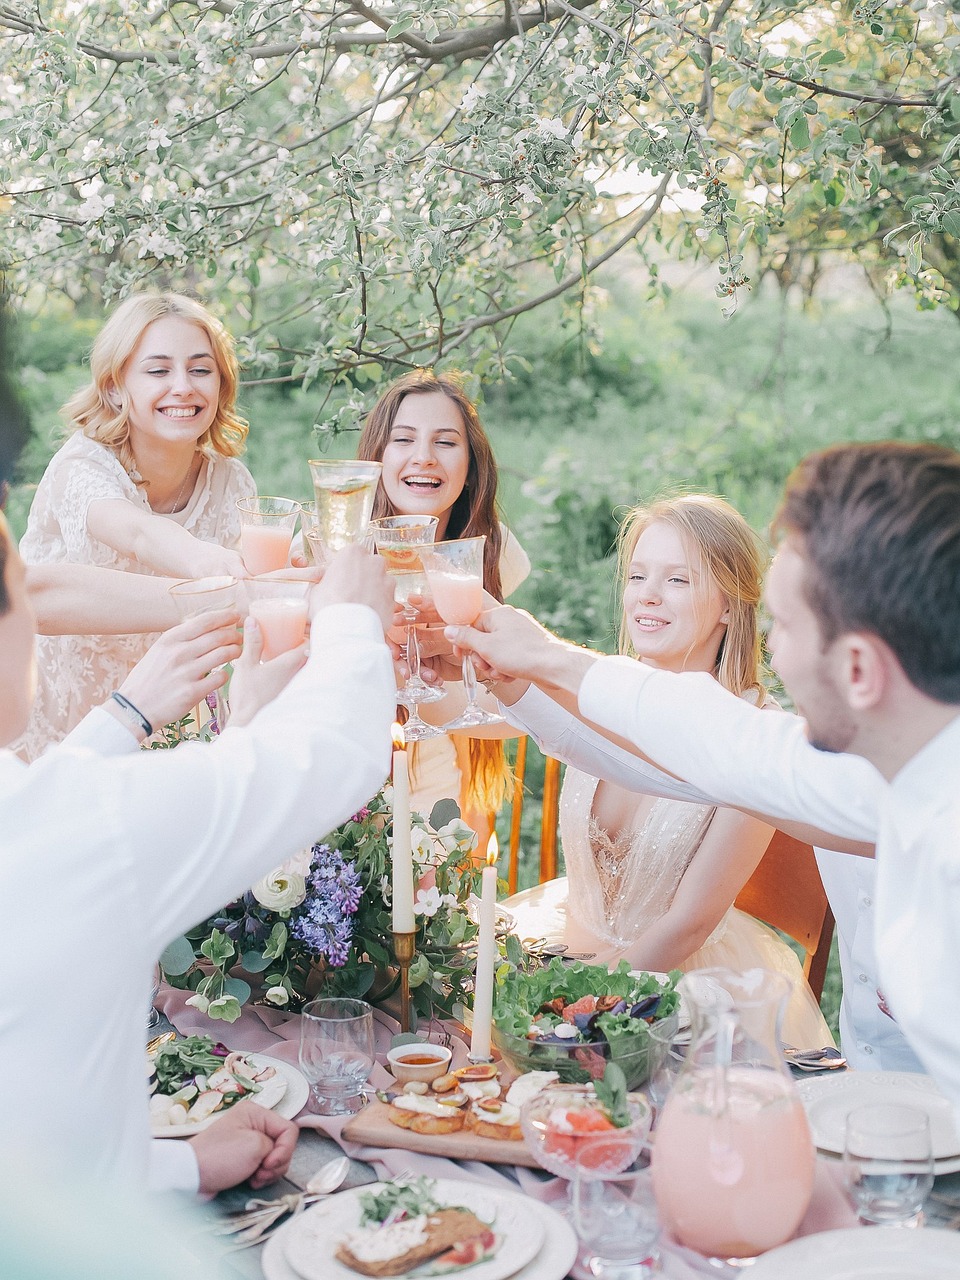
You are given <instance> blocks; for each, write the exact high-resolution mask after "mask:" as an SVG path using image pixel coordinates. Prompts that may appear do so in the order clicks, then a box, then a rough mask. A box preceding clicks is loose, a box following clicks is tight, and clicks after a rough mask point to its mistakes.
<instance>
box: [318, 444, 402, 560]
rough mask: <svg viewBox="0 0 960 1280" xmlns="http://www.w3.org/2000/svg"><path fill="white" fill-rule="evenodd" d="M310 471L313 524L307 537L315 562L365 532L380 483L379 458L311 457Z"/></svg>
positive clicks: (363, 535)
mask: <svg viewBox="0 0 960 1280" xmlns="http://www.w3.org/2000/svg"><path fill="white" fill-rule="evenodd" d="M309 466H310V475H311V477H312V479H313V492H314V497H315V498H316V527H315V529H314V530H313V531H311V532H308V533H307V540H308V541H309V543H310V547H311V549H312V551H313V553H314V556H315V557H316V560H317V563H318V564H324V563H325V562H326V560H327V557H328V554H329V552H331V551H340V550H342V549H343V548H344V547H345V546H347V545H348V544H350V543H353V542H361V541H362V540H363V538H364V537H365V536H366V532H367V525H368V524H369V522H370V516H371V514H372V512H373V500H374V498H375V497H376V493H377V485H378V484H379V483H380V472H381V471H382V470H383V467H382V465H381V464H380V463H379V462H354V461H352V460H351V459H349V458H348V459H346V460H345V461H342V462H334V461H329V460H327V459H320V458H311V459H310V463H309Z"/></svg>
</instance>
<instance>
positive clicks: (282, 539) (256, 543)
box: [240, 524, 293, 577]
mask: <svg viewBox="0 0 960 1280" xmlns="http://www.w3.org/2000/svg"><path fill="white" fill-rule="evenodd" d="M292 537H293V527H292V525H291V527H290V528H284V527H282V526H276V525H269V524H241V526H240V554H241V555H242V556H243V563H244V564H245V565H246V566H247V569H248V570H249V572H250V573H252V574H253V576H254V577H256V576H257V575H258V574H261V573H275V572H276V571H277V570H278V569H285V568H286V566H287V559H288V557H289V555H290V542H291V539H292Z"/></svg>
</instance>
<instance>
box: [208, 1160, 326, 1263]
mask: <svg viewBox="0 0 960 1280" xmlns="http://www.w3.org/2000/svg"><path fill="white" fill-rule="evenodd" d="M349 1171H350V1160H349V1159H348V1157H347V1156H338V1157H337V1159H336V1160H331V1161H330V1163H329V1164H325V1165H324V1166H323V1168H322V1169H319V1170H318V1171H317V1172H316V1173H315V1174H314V1175H313V1177H312V1178H311V1179H310V1181H309V1182H308V1183H307V1185H306V1187H304V1189H303V1191H294V1192H291V1193H290V1194H289V1195H286V1196H279V1197H278V1198H277V1199H276V1200H259V1199H253V1200H248V1201H247V1203H246V1208H245V1210H244V1211H243V1212H241V1213H238V1214H235V1215H234V1216H233V1217H232V1218H231V1219H230V1221H229V1222H218V1223H217V1224H216V1226H215V1227H214V1228H213V1231H214V1234H216V1235H219V1236H233V1237H234V1240H233V1242H232V1244H231V1245H230V1248H231V1249H246V1248H248V1247H249V1246H250V1245H255V1244H259V1243H260V1242H261V1241H262V1240H263V1239H264V1237H265V1236H267V1235H268V1234H269V1233H270V1232H271V1231H272V1230H273V1228H274V1227H275V1226H277V1225H278V1224H279V1222H280V1221H281V1219H284V1218H286V1217H288V1216H290V1215H293V1214H297V1213H300V1212H301V1211H302V1210H303V1209H305V1208H306V1207H307V1205H308V1204H315V1203H316V1202H317V1201H318V1200H322V1199H323V1197H324V1196H328V1195H330V1194H331V1193H332V1192H334V1191H336V1190H337V1188H338V1187H339V1186H340V1185H341V1184H342V1183H343V1181H344V1179H345V1178H346V1176H347V1174H348V1173H349Z"/></svg>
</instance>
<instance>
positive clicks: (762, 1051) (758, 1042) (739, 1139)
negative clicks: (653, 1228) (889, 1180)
mask: <svg viewBox="0 0 960 1280" xmlns="http://www.w3.org/2000/svg"><path fill="white" fill-rule="evenodd" d="M678 990H679V991H680V993H681V995H682V996H683V999H684V1000H685V1001H686V1003H687V1006H688V1008H689V1010H690V1017H691V1023H692V1039H691V1045H690V1050H689V1052H688V1054H687V1058H686V1062H685V1063H684V1066H683V1068H682V1069H681V1071H680V1074H679V1075H678V1077H677V1081H676V1084H675V1085H674V1088H673V1090H672V1092H671V1094H670V1096H669V1097H668V1098H667V1101H666V1104H665V1106H664V1109H663V1114H662V1116H661V1118H660V1122H659V1124H658V1126H657V1130H656V1141H655V1144H654V1150H653V1186H654V1192H655V1195H656V1198H657V1207H658V1209H659V1212H660V1218H661V1222H662V1224H663V1226H664V1227H665V1229H666V1230H667V1231H669V1232H670V1233H671V1234H672V1235H674V1236H675V1237H676V1238H677V1240H679V1241H680V1243H681V1244H684V1245H687V1246H688V1247H689V1248H691V1249H696V1250H698V1252H700V1253H703V1254H706V1255H707V1256H709V1257H712V1258H715V1259H718V1260H719V1259H722V1260H723V1261H725V1262H731V1263H734V1264H738V1263H746V1262H748V1261H749V1260H752V1259H753V1258H754V1257H756V1255H757V1254H758V1253H763V1252H764V1251H765V1250H767V1249H773V1248H775V1247H776V1246H777V1245H780V1244H783V1243H784V1242H785V1241H787V1240H789V1239H790V1238H791V1237H792V1236H793V1234H794V1232H795V1231H796V1229H797V1227H798V1226H799V1224H800V1220H801V1218H802V1217H803V1215H804V1213H805V1212H806V1210H807V1206H808V1205H809V1203H810V1196H811V1193H812V1191H813V1171H814V1160H815V1152H814V1146H813V1139H812V1138H811V1136H810V1128H809V1125H808V1124H807V1117H806V1113H805V1111H804V1109H803V1104H802V1102H801V1101H800V1096H799V1094H798V1093H797V1090H796V1087H795V1085H794V1083H793V1080H792V1078H791V1076H790V1072H789V1070H788V1068H787V1065H786V1063H785V1062H784V1060H783V1057H782V1056H781V1053H780V1048H779V1044H780V1041H779V1032H780V1023H781V1020H782V1018H783V1012H784V1009H785V1007H786V1003H787V998H788V996H789V994H790V983H789V981H788V980H787V979H786V978H785V977H783V976H782V975H781V974H776V973H770V972H768V971H767V970H765V969H750V970H748V971H747V972H746V973H733V972H730V971H729V970H726V969H698V970H695V971H694V972H692V973H689V974H687V975H686V976H685V977H683V978H682V979H681V980H680V982H679V983H678Z"/></svg>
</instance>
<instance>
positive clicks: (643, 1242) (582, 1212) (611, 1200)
mask: <svg viewBox="0 0 960 1280" xmlns="http://www.w3.org/2000/svg"><path fill="white" fill-rule="evenodd" d="M618 1143H620V1144H622V1145H623V1147H624V1159H623V1163H624V1167H623V1168H622V1169H621V1170H620V1171H619V1172H615V1171H611V1170H616V1169H617V1168H618V1166H619V1165H620V1161H619V1160H615V1159H611V1151H612V1150H613V1149H614V1148H615V1146H616V1145H617V1144H618ZM631 1147H632V1144H631V1141H630V1139H629V1138H618V1137H617V1136H616V1135H615V1134H604V1136H603V1137H597V1138H593V1139H591V1140H590V1141H586V1142H584V1143H583V1145H582V1147H581V1149H580V1150H579V1151H578V1153H577V1162H576V1171H575V1173H574V1177H573V1225H574V1228H575V1230H576V1233H577V1237H578V1239H579V1240H580V1244H581V1246H582V1250H583V1252H582V1255H581V1256H582V1258H583V1260H584V1262H585V1263H586V1265H587V1267H588V1268H589V1270H590V1272H591V1274H593V1275H595V1276H597V1277H598V1280H648V1278H649V1277H651V1276H655V1275H657V1273H658V1272H659V1270H660V1251H659V1248H658V1242H659V1239H660V1221H659V1219H658V1217H657V1206H656V1201H655V1200H654V1197H653V1187H652V1186H651V1182H650V1169H649V1163H650V1162H649V1155H648V1153H647V1152H646V1151H643V1152H641V1154H640V1155H639V1157H636V1158H633V1156H634V1155H635V1148H634V1149H633V1150H631Z"/></svg>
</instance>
